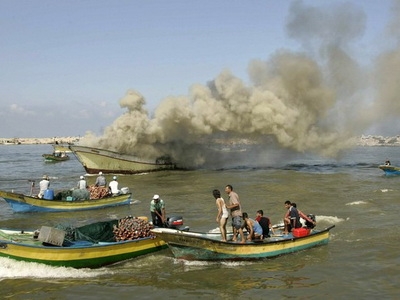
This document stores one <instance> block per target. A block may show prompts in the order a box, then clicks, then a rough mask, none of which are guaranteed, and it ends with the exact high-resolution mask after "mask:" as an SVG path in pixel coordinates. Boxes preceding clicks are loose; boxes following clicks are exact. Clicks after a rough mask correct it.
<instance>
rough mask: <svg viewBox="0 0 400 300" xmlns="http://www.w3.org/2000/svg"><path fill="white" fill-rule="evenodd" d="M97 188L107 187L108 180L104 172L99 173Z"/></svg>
mask: <svg viewBox="0 0 400 300" xmlns="http://www.w3.org/2000/svg"><path fill="white" fill-rule="evenodd" d="M94 185H95V186H102V187H106V186H107V181H106V178H105V177H104V176H103V172H99V176H98V177H97V178H96V182H95V184H94Z"/></svg>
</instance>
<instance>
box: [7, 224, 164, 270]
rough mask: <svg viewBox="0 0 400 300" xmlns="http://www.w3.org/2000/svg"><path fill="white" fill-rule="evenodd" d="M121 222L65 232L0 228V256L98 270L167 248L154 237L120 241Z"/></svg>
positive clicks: (92, 225) (48, 228) (47, 227)
mask: <svg viewBox="0 0 400 300" xmlns="http://www.w3.org/2000/svg"><path fill="white" fill-rule="evenodd" d="M118 222H119V220H111V221H105V222H96V223H93V224H89V225H85V226H82V227H78V228H66V229H65V230H63V229H59V228H54V227H49V226H42V227H41V228H40V230H34V231H25V230H9V229H0V256H2V257H7V258H11V259H15V260H21V261H27V262H36V263H43V264H47V265H52V266H63V267H73V268H98V267H102V266H106V265H110V264H113V263H117V262H121V261H124V260H127V259H131V258H134V257H137V256H140V255H144V254H148V253H152V252H155V251H159V250H162V249H164V248H166V247H167V246H166V244H165V242H164V241H162V240H161V239H160V238H159V237H156V236H154V235H150V236H145V237H139V238H134V239H130V240H121V241H118V240H117V239H116V238H115V234H114V231H115V228H116V226H118Z"/></svg>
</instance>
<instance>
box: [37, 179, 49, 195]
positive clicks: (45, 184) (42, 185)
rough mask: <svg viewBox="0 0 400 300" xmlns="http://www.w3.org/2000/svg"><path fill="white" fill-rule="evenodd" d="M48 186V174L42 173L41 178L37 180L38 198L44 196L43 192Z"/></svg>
mask: <svg viewBox="0 0 400 300" xmlns="http://www.w3.org/2000/svg"><path fill="white" fill-rule="evenodd" d="M49 187H50V180H49V176H47V175H43V177H42V180H41V181H40V182H39V189H40V191H39V194H38V198H40V199H42V198H43V196H44V192H45V191H46V190H47V189H48V188H49Z"/></svg>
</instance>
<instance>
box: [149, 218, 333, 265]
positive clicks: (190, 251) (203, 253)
mask: <svg viewBox="0 0 400 300" xmlns="http://www.w3.org/2000/svg"><path fill="white" fill-rule="evenodd" d="M333 227H335V225H333V226H330V227H328V228H325V229H323V230H316V229H312V230H310V229H305V228H299V231H297V229H295V230H294V231H293V233H289V234H287V235H284V234H275V235H273V236H271V237H269V238H266V239H263V240H254V241H251V242H246V243H244V244H242V243H239V242H233V241H227V242H222V241H221V240H220V239H221V236H220V235H216V234H215V233H204V232H193V231H191V232H186V231H179V230H170V229H168V228H155V229H153V230H152V232H153V233H154V234H155V235H157V237H160V238H161V239H162V240H164V241H165V242H166V243H167V244H168V247H169V249H170V250H171V252H172V254H173V255H174V256H175V257H176V258H180V259H185V260H207V261H217V260H254V259H262V258H269V257H274V256H279V255H283V254H288V253H292V252H296V251H301V250H305V249H308V248H311V247H315V246H319V245H324V244H327V243H328V241H329V231H330V230H331V229H332V228H333Z"/></svg>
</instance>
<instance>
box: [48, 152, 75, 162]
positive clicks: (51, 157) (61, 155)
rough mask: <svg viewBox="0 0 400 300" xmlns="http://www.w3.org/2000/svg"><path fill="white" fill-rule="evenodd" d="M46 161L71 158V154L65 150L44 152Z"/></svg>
mask: <svg viewBox="0 0 400 300" xmlns="http://www.w3.org/2000/svg"><path fill="white" fill-rule="evenodd" d="M42 156H43V157H44V160H45V161H46V162H58V161H66V160H69V158H70V157H69V156H68V154H67V153H65V152H59V151H55V152H54V153H52V154H42Z"/></svg>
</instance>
